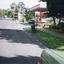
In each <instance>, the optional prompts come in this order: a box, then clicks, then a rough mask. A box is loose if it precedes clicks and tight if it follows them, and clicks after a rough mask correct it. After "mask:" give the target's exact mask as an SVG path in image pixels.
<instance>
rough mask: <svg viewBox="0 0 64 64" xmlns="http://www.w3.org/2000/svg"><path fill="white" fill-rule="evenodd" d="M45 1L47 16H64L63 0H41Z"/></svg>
mask: <svg viewBox="0 0 64 64" xmlns="http://www.w3.org/2000/svg"><path fill="white" fill-rule="evenodd" d="M41 1H46V2H47V9H48V11H49V13H48V16H52V17H53V19H54V17H56V18H59V22H60V19H61V18H62V17H64V0H41ZM54 21H55V20H54Z"/></svg>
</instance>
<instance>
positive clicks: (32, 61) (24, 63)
mask: <svg viewBox="0 0 64 64" xmlns="http://www.w3.org/2000/svg"><path fill="white" fill-rule="evenodd" d="M39 59H40V58H39V57H32V56H29V57H25V56H17V57H9V58H8V57H2V56H0V64H37V62H39Z"/></svg>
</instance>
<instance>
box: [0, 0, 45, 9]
mask: <svg viewBox="0 0 64 64" xmlns="http://www.w3.org/2000/svg"><path fill="white" fill-rule="evenodd" d="M38 1H39V0H0V8H1V9H8V8H10V4H11V3H13V2H14V3H16V4H18V2H24V4H25V7H28V8H30V7H33V6H35V5H37V4H39V2H38ZM43 5H44V4H43Z"/></svg>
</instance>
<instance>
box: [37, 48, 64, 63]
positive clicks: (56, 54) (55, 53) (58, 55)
mask: <svg viewBox="0 0 64 64" xmlns="http://www.w3.org/2000/svg"><path fill="white" fill-rule="evenodd" d="M38 64H64V50H59V49H58V50H54V49H44V50H43V52H42V54H41V57H40V62H38Z"/></svg>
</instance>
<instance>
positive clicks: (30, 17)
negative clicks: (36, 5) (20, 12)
mask: <svg viewBox="0 0 64 64" xmlns="http://www.w3.org/2000/svg"><path fill="white" fill-rule="evenodd" d="M33 16H34V12H28V11H27V9H26V11H25V15H24V17H25V18H26V20H27V21H28V20H29V19H32V18H33Z"/></svg>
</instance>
